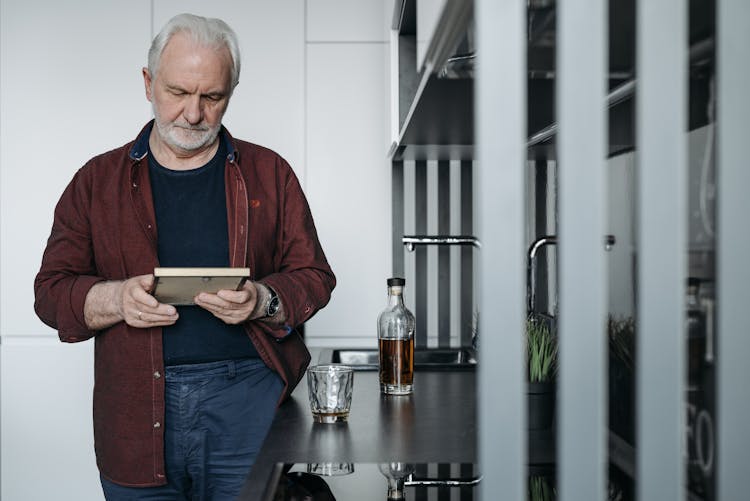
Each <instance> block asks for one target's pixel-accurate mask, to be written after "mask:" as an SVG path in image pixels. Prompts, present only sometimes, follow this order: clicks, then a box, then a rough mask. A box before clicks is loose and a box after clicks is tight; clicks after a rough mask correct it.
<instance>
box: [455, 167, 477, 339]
mask: <svg viewBox="0 0 750 501" xmlns="http://www.w3.org/2000/svg"><path fill="white" fill-rule="evenodd" d="M473 169H474V166H473V163H472V162H471V161H470V160H462V161H461V177H460V179H461V181H460V182H461V187H460V190H459V191H460V193H461V233H462V234H464V235H473V234H474V224H473V221H474V208H473V204H474V198H473V196H472V194H473V192H474V181H473V180H474V176H473ZM460 253H461V254H460V256H461V273H460V277H461V313H460V315H461V334H460V335H461V346H470V345H471V341H472V334H473V332H472V327H474V326H475V319H474V249H473V248H472V247H468V246H462V247H461V250H460Z"/></svg>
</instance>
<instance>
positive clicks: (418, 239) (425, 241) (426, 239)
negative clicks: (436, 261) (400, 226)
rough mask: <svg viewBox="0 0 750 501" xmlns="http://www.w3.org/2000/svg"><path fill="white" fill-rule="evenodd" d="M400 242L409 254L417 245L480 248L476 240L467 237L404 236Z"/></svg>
mask: <svg viewBox="0 0 750 501" xmlns="http://www.w3.org/2000/svg"><path fill="white" fill-rule="evenodd" d="M401 242H402V243H403V244H404V245H405V246H406V250H408V251H409V252H413V251H414V248H415V246H417V245H472V246H474V247H477V248H480V247H482V244H481V243H480V242H479V239H478V238H476V237H472V236H469V235H458V236H433V235H404V236H403V237H402V238H401Z"/></svg>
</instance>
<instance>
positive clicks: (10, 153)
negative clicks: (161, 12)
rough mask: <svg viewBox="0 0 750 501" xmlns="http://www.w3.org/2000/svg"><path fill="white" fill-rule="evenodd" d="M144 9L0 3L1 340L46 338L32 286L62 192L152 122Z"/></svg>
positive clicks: (35, 0)
mask: <svg viewBox="0 0 750 501" xmlns="http://www.w3.org/2000/svg"><path fill="white" fill-rule="evenodd" d="M149 8H150V2H149V1H147V0H137V1H133V2H127V3H124V2H94V3H92V2H87V1H85V0H72V1H70V2H54V1H44V0H30V1H21V0H0V36H1V37H2V39H1V40H0V110H2V113H0V180H1V182H0V275H1V276H2V286H1V287H0V296H2V303H0V335H3V336H5V335H9V334H12V335H19V334H23V335H50V334H52V332H51V331H50V330H49V329H47V328H45V327H43V326H42V324H41V322H39V321H38V320H37V318H36V316H35V315H34V312H33V308H32V305H33V303H34V299H33V290H32V283H33V280H34V276H35V274H36V272H37V271H38V269H39V263H40V262H41V256H42V251H43V250H44V245H45V243H46V241H47V237H48V236H49V231H50V226H51V223H52V211H53V208H54V206H55V204H56V203H57V200H58V198H59V196H60V194H61V193H62V191H63V189H64V188H65V186H66V185H67V184H68V182H69V181H70V179H71V178H72V176H73V174H74V172H75V171H76V170H78V169H79V168H80V167H81V166H82V165H83V164H84V163H85V162H86V161H87V160H88V159H90V158H91V157H92V156H94V155H96V154H99V153H102V152H104V151H107V150H110V149H112V148H115V147H118V146H120V145H122V144H125V143H126V142H128V141H130V140H132V139H133V138H134V137H135V134H136V133H137V132H138V130H140V129H139V128H140V126H141V125H142V124H143V123H144V122H145V121H146V120H147V119H148V118H149V117H150V107H149V106H148V102H147V101H146V98H145V95H144V90H143V83H142V82H143V79H142V77H141V67H142V66H143V65H144V64H145V59H146V56H145V54H146V51H147V49H148V43H149V40H148V39H149V29H150V22H149Z"/></svg>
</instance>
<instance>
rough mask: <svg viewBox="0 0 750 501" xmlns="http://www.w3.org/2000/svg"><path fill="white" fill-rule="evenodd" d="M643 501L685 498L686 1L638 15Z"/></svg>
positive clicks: (652, 5) (648, 4) (672, 0)
mask: <svg viewBox="0 0 750 501" xmlns="http://www.w3.org/2000/svg"><path fill="white" fill-rule="evenodd" d="M636 12H637V17H636V73H637V75H638V81H637V89H636V136H635V137H636V148H637V169H636V173H637V174H636V177H637V184H636V186H637V189H636V192H637V199H638V203H637V207H638V210H639V213H638V214H637V245H638V247H637V253H638V271H637V284H638V290H637V294H636V297H637V301H638V302H637V305H636V311H637V315H636V332H637V336H638V340H637V342H636V349H637V354H636V399H637V400H636V458H635V462H636V479H637V485H636V492H637V495H638V499H659V500H663V501H670V500H671V501H678V500H679V501H682V500H683V499H684V498H685V464H684V458H685V455H684V451H683V448H682V444H683V440H684V435H685V410H684V409H685V408H684V399H685V378H686V373H685V352H686V348H685V337H684V336H685V333H684V329H685V319H684V315H685V278H686V274H687V257H686V253H687V218H686V214H687V134H686V130H687V71H686V69H687V57H688V54H687V43H688V37H687V2H685V0H660V1H658V2H653V1H649V0H643V1H641V2H639V3H638V5H637V7H636Z"/></svg>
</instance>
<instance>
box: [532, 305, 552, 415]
mask: <svg viewBox="0 0 750 501" xmlns="http://www.w3.org/2000/svg"><path fill="white" fill-rule="evenodd" d="M526 366H527V370H528V390H527V393H528V411H529V412H528V423H529V429H546V428H551V427H552V424H553V422H554V412H555V389H556V384H555V383H556V376H557V336H556V335H555V334H554V333H553V332H552V330H551V329H550V326H549V324H548V323H547V322H545V321H544V320H543V319H541V318H536V317H532V316H529V318H528V319H527V320H526Z"/></svg>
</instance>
